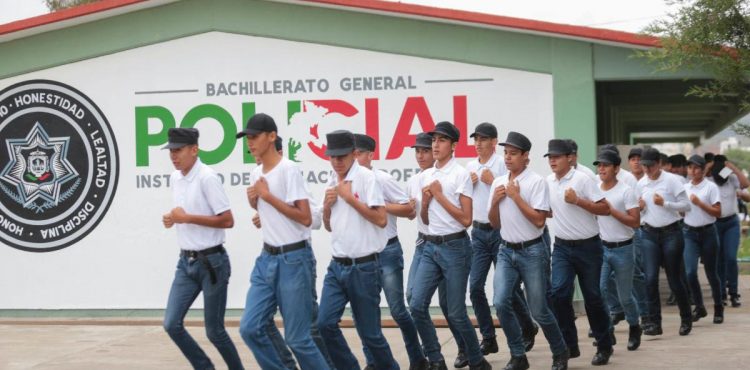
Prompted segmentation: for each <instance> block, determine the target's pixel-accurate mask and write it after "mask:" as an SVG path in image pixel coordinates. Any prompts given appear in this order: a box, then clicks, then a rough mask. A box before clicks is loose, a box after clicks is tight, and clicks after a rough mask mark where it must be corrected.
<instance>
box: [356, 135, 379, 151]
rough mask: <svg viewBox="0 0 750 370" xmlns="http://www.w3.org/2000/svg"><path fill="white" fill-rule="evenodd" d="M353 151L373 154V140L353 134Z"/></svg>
mask: <svg viewBox="0 0 750 370" xmlns="http://www.w3.org/2000/svg"><path fill="white" fill-rule="evenodd" d="M354 149H357V150H360V151H363V152H374V151H375V139H373V138H371V137H369V136H367V135H363V134H354Z"/></svg>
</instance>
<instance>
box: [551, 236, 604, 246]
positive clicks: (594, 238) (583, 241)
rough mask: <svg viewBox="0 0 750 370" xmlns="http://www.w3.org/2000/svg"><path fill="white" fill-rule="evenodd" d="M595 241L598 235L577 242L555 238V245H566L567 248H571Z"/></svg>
mask: <svg viewBox="0 0 750 370" xmlns="http://www.w3.org/2000/svg"><path fill="white" fill-rule="evenodd" d="M596 240H599V235H594V236H592V237H590V238H586V239H577V240H567V239H563V238H558V237H555V243H558V244H565V245H568V246H571V247H575V246H577V245H582V244H586V243H588V242H593V241H596Z"/></svg>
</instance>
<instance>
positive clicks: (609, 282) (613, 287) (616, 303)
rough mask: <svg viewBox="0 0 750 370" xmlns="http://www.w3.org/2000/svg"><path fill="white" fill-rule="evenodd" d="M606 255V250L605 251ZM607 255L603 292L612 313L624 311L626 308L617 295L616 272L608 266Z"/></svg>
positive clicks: (603, 275) (603, 276)
mask: <svg viewBox="0 0 750 370" xmlns="http://www.w3.org/2000/svg"><path fill="white" fill-rule="evenodd" d="M605 255H606V252H605ZM606 265H607V263H606V257H605V262H604V265H603V266H602V277H601V279H602V284H605V285H606V290H605V289H604V288H605V286H602V294H603V296H604V297H605V298H606V299H607V308H608V310H609V312H610V313H611V314H613V315H614V314H618V313H623V312H624V309H623V308H622V305H621V304H620V297H619V296H618V295H617V282H615V272H614V271H612V269H611V268H610V267H608V266H606ZM605 267H607V274H606V275H605V274H604V268H605Z"/></svg>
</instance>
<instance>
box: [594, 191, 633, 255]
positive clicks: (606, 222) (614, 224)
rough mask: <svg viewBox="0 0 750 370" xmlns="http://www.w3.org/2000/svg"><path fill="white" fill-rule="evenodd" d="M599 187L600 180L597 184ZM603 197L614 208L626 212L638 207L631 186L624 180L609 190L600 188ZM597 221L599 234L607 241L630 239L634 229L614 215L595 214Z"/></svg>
mask: <svg viewBox="0 0 750 370" xmlns="http://www.w3.org/2000/svg"><path fill="white" fill-rule="evenodd" d="M597 186H599V189H601V188H602V187H601V182H599V184H598V185H597ZM602 191H603V192H604V197H605V198H607V201H608V202H609V204H611V205H612V207H614V208H615V209H616V210H618V211H622V212H625V213H627V212H628V210H631V209H633V208H636V209H637V208H638V197H636V196H635V191H634V190H633V188H631V187H630V186H628V185H627V184H625V183H624V182H619V181H618V182H617V184H616V185H615V186H614V187H613V188H612V189H609V190H606V191H605V190H602ZM596 220H597V222H599V235H601V237H602V240H604V241H607V242H622V241H625V240H628V239H632V238H633V235H634V234H635V230H633V228H632V227H630V226H627V225H625V224H623V223H622V222H620V221H618V220H617V219H616V218H615V217H614V216H611V215H610V216H596Z"/></svg>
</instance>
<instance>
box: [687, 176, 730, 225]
mask: <svg viewBox="0 0 750 370" xmlns="http://www.w3.org/2000/svg"><path fill="white" fill-rule="evenodd" d="M685 192H686V193H687V196H688V199H690V196H691V195H693V194H695V195H697V196H698V199H700V200H701V202H703V203H706V204H708V205H710V206H711V205H714V204H716V203H719V202H720V201H721V197H720V196H719V187H718V186H716V184H714V183H713V182H711V181H708V180H706V179H705V178H704V179H703V181H701V182H700V183H699V184H698V185H693V182H692V181H691V182H689V183H687V184H685ZM684 221H685V224H687V225H688V226H692V227H700V226H706V225H708V224H712V223H714V222H716V217H714V216H711V215H709V214H708V213H706V211H704V210H703V209H701V208H700V207H698V206H697V205H695V204H693V202H690V210H689V211H687V212H685V220H684Z"/></svg>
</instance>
